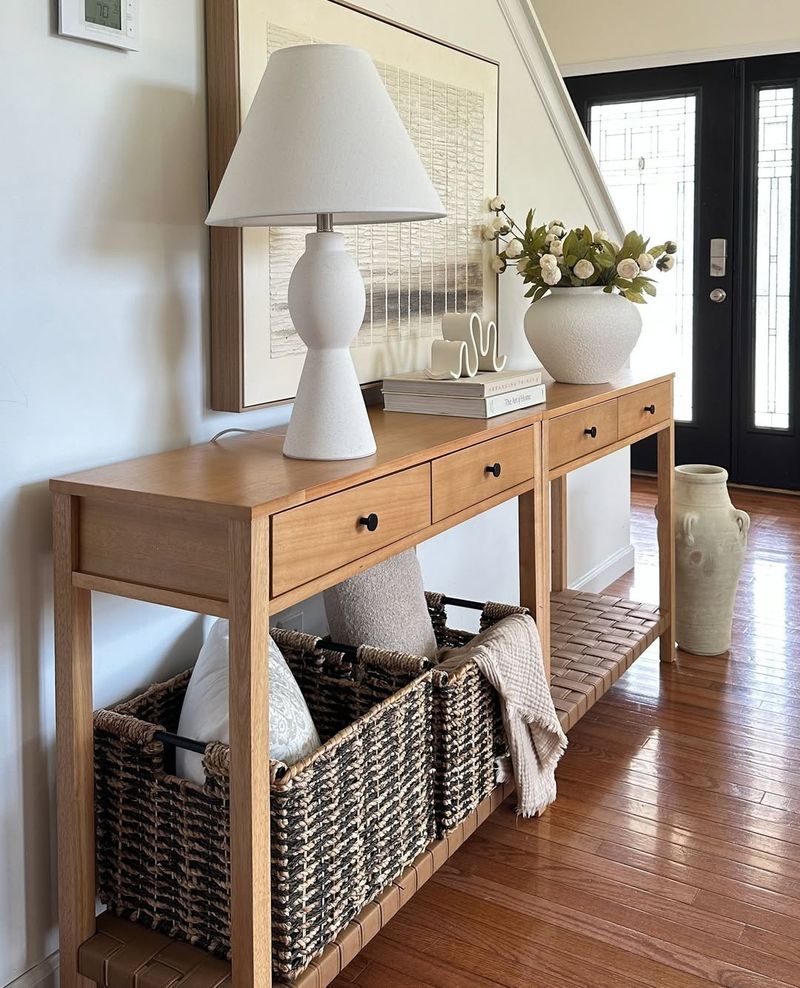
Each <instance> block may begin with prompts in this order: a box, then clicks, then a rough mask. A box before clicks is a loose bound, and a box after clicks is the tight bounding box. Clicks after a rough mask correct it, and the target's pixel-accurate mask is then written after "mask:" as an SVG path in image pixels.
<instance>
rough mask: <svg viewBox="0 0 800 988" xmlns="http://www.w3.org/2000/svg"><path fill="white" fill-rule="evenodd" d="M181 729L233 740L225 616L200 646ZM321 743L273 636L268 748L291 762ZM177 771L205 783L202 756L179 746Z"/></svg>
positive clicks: (276, 756)
mask: <svg viewBox="0 0 800 988" xmlns="http://www.w3.org/2000/svg"><path fill="white" fill-rule="evenodd" d="M178 734H180V735H182V736H183V737H186V738H194V740H196V741H223V742H224V743H225V744H227V743H228V742H229V741H230V726H229V719H228V622H227V621H226V620H225V619H224V618H220V619H219V620H218V621H215V622H214V625H213V627H212V628H211V633H210V634H209V636H208V638H207V639H206V642H205V644H204V645H203V647H202V648H201V649H200V655H199V656H198V658H197V665H196V666H195V667H194V670H193V671H192V675H191V678H190V679H189V686H188V688H187V690H186V696H185V697H184V700H183V708H182V709H181V719H180V723H179V724H178ZM319 745H320V740H319V735H318V734H317V729H316V727H314V721H313V720H312V718H311V713H310V712H309V709H308V707H307V705H306V701H305V699H304V698H303V694H302V693H301V692H300V687H299V686H298V685H297V680H296V679H295V678H294V676H293V675H292V670H291V669H290V668H289V666H288V665H287V664H286V659H284V657H283V655H282V654H281V650H280V649H279V648H278V646H277V645H276V644H275V642H274V641H273V640H272V639H271V638H270V640H269V754H270V758H272V759H274V760H275V761H279V762H285V763H286V764H287V765H291V764H293V763H294V762H296V761H299V760H300V759H301V758H304V757H305V756H306V755H309V754H311V752H312V751H314V750H315V749H316V748H318V747H319ZM175 769H176V773H177V775H179V776H181V777H182V778H185V779H191V780H192V781H193V782H197V783H199V784H200V785H202V784H203V782H204V781H205V775H204V773H203V756H202V755H199V754H196V753H195V752H193V751H184V750H183V749H182V748H179V749H178V751H177V754H176V762H175Z"/></svg>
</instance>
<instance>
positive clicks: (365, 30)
mask: <svg viewBox="0 0 800 988" xmlns="http://www.w3.org/2000/svg"><path fill="white" fill-rule="evenodd" d="M273 18H274V20H273ZM276 25H277V26H276ZM270 31H272V32H273V34H274V36H275V38H276V39H278V41H280V40H281V39H282V38H283V37H289V38H290V40H289V41H288V43H301V42H302V41H305V40H321V41H331V42H335V43H353V44H356V45H358V46H360V47H365V48H367V50H369V51H370V53H371V54H372V55H373V57H374V58H375V59H376V63H377V64H378V66H379V69H381V70H382V71H383V69H384V68H385V69H386V71H387V73H388V72H395V71H396V72H397V78H398V79H399V78H402V79H403V80H404V81H405V80H407V79H412V80H414V81H415V84H419V83H421V84H424V85H425V86H428V87H430V89H429V91H428V90H426V92H425V94H424V97H423V96H420V95H418V93H417V90H416V89H415V90H414V91H413V92H412V87H411V85H409V86H408V88H407V91H406V90H404V91H403V93H402V96H403V97H404V98H405V100H406V103H405V106H406V107H407V112H408V113H409V114H413V115H414V116H413V119H414V120H415V121H419V122H420V124H419V125H420V133H421V128H422V120H423V113H422V109H421V108H422V107H423V106H424V107H425V108H426V109H428V108H431V109H430V115H431V118H432V119H433V118H435V112H434V109H433V108H436V107H439V106H441V105H442V104H441V99H442V98H444V99H445V100H446V101H447V100H450V101H451V103H448V110H449V111H450V117H449V118H448V120H449V121H450V122H452V120H453V119H457V120H458V122H459V126H457V127H451V128H448V132H447V133H448V135H456V134H458V135H459V136H458V137H457V139H458V140H462V137H461V136H460V135H461V130H462V129H463V130H464V133H465V134H466V135H467V136H466V137H464V138H463V140H468V141H469V142H470V145H469V146H470V149H471V155H472V156H471V158H469V156H465V155H464V153H463V147H459V148H454V149H453V150H452V152H450V151H448V153H452V154H453V155H454V156H456V159H457V160H462V159H464V158H465V157H467V158H469V160H474V161H476V162H478V166H476V167H475V168H474V169H473V171H472V172H471V173H470V174H469V175H468V176H467V178H463V177H461V178H460V179H459V178H456V179H451V178H450V177H448V178H447V182H448V190H447V191H448V193H450V194H451V196H452V195H457V203H458V208H457V209H456V210H453V209H452V208H451V210H450V212H451V217H450V218H448V219H447V220H441V221H434V222H433V223H427V224H419V227H420V230H419V231H416V230H415V229H414V228H415V227H417V226H418V225H417V224H402V225H400V226H402V227H404V228H405V230H406V231H411V232H408V233H394V232H393V233H392V236H398V237H402V238H403V239H402V240H401V241H399V242H398V245H396V246H395V245H392V247H391V248H390V247H389V246H387V247H386V256H389V254H391V255H392V256H393V257H400V258H402V265H403V267H402V270H399V269H396V268H394V267H393V269H392V271H391V272H390V270H389V268H390V265H389V262H388V261H386V262H385V263H384V267H383V268H382V269H381V271H380V275H381V277H383V278H385V281H386V284H387V285H394V281H392V280H390V279H392V278H396V279H397V284H398V285H399V286H400V290H399V291H398V292H397V293H396V294H397V299H396V300H395V298H394V296H395V292H394V290H391V291H390V290H389V289H387V290H386V292H385V295H386V302H385V307H384V308H383V309H382V310H381V312H380V313H379V315H378V319H379V320H383V321H379V322H378V323H376V322H374V321H373V322H372V323H371V324H370V326H367V320H365V326H364V327H363V329H362V334H363V336H362V334H359V338H358V340H359V343H358V344H357V345H356V346H355V347H354V349H353V355H354V361H355V363H356V369H357V371H358V373H359V379H360V380H361V382H362V384H363V385H364V386H368V385H370V384H374V382H376V381H380V380H381V379H382V378H383V377H384V376H387V375H388V374H392V373H399V372H401V371H405V370H414V369H419V367H422V366H424V364H425V362H426V361H427V360H428V357H429V353H430V342H431V340H432V339H433V338H436V336H438V335H439V334H440V330H439V318H438V317H439V315H440V314H441V312H443V311H464V310H466V309H467V308H469V309H477V310H478V311H481V310H482V311H483V313H484V315H485V316H486V317H487V318H496V315H497V311H496V310H497V278H496V276H495V275H494V274H493V273H492V272H491V270H490V268H489V261H490V259H491V256H492V253H493V251H492V250H491V248H487V247H486V246H485V245H483V244H482V243H481V241H480V231H479V226H480V223H481V222H482V221H483V219H484V218H485V204H484V200H485V199H486V198H487V197H488V196H490V195H492V194H494V192H495V191H496V188H497V182H498V178H497V173H498V116H499V113H498V100H499V65H498V63H497V62H496V61H494V60H492V59H489V58H485V57H483V56H480V55H475V54H473V53H471V52H467V51H464V50H463V49H461V48H458V47H457V46H454V45H450V44H448V43H446V42H442V41H439V40H437V39H435V38H431V37H429V36H428V35H425V34H422V33H421V32H418V31H415V30H413V29H411V28H408V27H405V26H403V25H400V24H397V23H396V22H394V21H390V20H388V19H386V18H383V17H380V16H378V15H375V14H373V13H372V12H370V11H365V10H363V9H361V8H359V7H357V6H355V5H353V4H351V3H349V2H346V0H291V2H290V0H207V2H206V58H207V77H208V135H209V145H208V146H209V150H208V157H209V161H208V167H209V194H210V198H213V196H214V194H215V192H216V189H217V187H218V185H219V183H220V181H221V179H222V175H223V173H224V171H225V167H226V166H227V163H228V159H229V157H230V155H231V152H232V151H233V147H234V145H235V143H236V139H237V137H238V134H239V130H240V128H241V123H242V121H243V119H244V117H245V116H246V112H247V108H248V107H249V103H250V100H251V99H252V96H253V94H254V91H255V86H256V85H257V82H258V81H259V80H260V77H261V74H262V73H263V68H264V66H265V65H266V60H267V57H268V53H269V51H270V50H271V49H270ZM312 31H313V34H312ZM295 39H296V40H295ZM282 43H283V42H282ZM278 46H280V45H278ZM431 46H437V47H436V49H435V50H434V49H432V48H431ZM433 56H436V57H433ZM389 59H391V61H389ZM431 65H434V66H435V69H431V68H430V66H431ZM423 71H425V72H429V73H432V72H436V73H437V75H436V76H435V77H433V78H429V77H427V76H423V75H421V74H420V73H421V72H423ZM385 78H386V77H385ZM387 84H388V82H387ZM390 89H391V86H390ZM420 91H421V88H420ZM442 94H444V96H442ZM415 99H416V100H418V101H419V103H418V104H417V103H414V102H413V101H414V100H415ZM423 99H424V103H423ZM463 106H467V107H468V108H469V112H467V113H466V114H465V111H464V109H463V108H462V107H463ZM473 107H476V108H478V110H479V112H480V114H481V116H480V122H479V120H478V116H477V112H478V111H477V110H476V112H472V108H473ZM401 112H403V111H402V110H401ZM437 112H438V111H437ZM458 114H460V116H458ZM464 121H466V123H464ZM426 123H427V120H426ZM427 125H428V127H429V129H428V131H426V133H425V135H424V136H425V137H426V139H427V143H426V148H433V147H434V146H435V148H436V154H437V155H439V156H441V151H440V149H441V146H442V139H440V138H439V137H438V133H437V135H434V131H433V127H432V126H431V125H430V124H429V123H427ZM409 129H410V130H411V129H412V128H409ZM412 136H413V135H412ZM451 139H452V138H451ZM473 152H474V153H473ZM428 153H430V154H433V153H434V152H433V150H429V152H428ZM421 154H423V160H425V154H424V153H423V151H421ZM436 160H437V161H438V160H439V158H437V159H436ZM451 160H452V159H451ZM445 171H446V169H445ZM452 172H453V169H452V166H451V168H450V174H452ZM479 172H480V175H479ZM432 177H433V176H432ZM451 181H454V182H456V183H457V182H458V181H461V182H462V185H463V184H465V183H466V187H467V189H468V191H467V192H464V191H463V190H462V188H461V187H460V186H459V187H458V191H457V192H450V186H449V183H450V182H451ZM478 183H480V186H481V187H480V193H479V195H478V194H477V189H478ZM435 184H438V183H436V180H435ZM440 193H442V194H443V198H444V193H443V190H442V188H441V187H440ZM479 203H480V205H479ZM453 214H454V215H453ZM436 224H446V226H444V227H442V228H441V229H440V230H439V231H436V232H434V227H435V225H436ZM384 229H386V228H385V227H359V228H347V227H343V228H342V230H343V232H345V234H346V236H347V237H348V238H349V239H348V243H349V245H350V247H351V249H353V250H355V251H356V252H358V251H359V249H360V250H361V253H362V255H364V247H363V244H364V243H366V244H367V250H376V248H375V247H373V246H371V245H373V244H374V243H377V241H378V234H377V233H373V232H372V231H380V230H384ZM395 229H399V227H397V228H395ZM348 231H349V232H348ZM305 232H307V231H303V230H301V231H300V232H299V234H298V232H296V231H293V230H292V231H291V232H290V228H284V229H283V230H261V229H253V228H250V229H246V230H241V229H235V228H229V229H227V228H212V229H210V231H209V233H210V291H211V309H210V322H211V347H210V357H211V406H212V408H214V409H217V410H219V411H231V412H242V411H246V410H250V409H254V408H261V407H265V406H268V405H273V404H281V403H283V402H286V401H291V400H293V398H294V395H295V393H296V386H297V380H298V379H299V374H300V369H301V366H302V358H303V355H304V349H301V346H300V345H297V344H296V343H295V341H294V340H293V339H292V337H293V335H294V334H293V330H292V329H291V327H289V330H288V331H287V330H286V327H285V326H284V328H283V329H282V330H281V329H280V328H276V320H274V319H273V314H274V313H275V312H278V311H279V309H278V307H277V303H276V302H275V299H278V298H280V294H281V291H282V289H283V282H282V281H279V279H278V278H276V277H274V275H273V268H274V270H276V271H278V272H279V274H280V278H287V277H288V274H287V270H290V267H289V266H288V264H287V262H288V259H289V258H290V257H291V258H292V259H294V258H296V257H299V256H300V253H301V252H302V234H303V233H305ZM298 236H299V237H300V240H298ZM428 237H430V238H433V237H436V238H438V239H437V244H438V250H439V253H438V254H437V255H436V260H434V259H433V256H434V255H433V254H432V253H431V254H430V259H429V260H427V261H425V262H424V263H423V261H422V260H421V258H422V253H423V251H424V250H425V248H426V246H427V243H428ZM442 244H444V245H445V247H444V254H442V248H441V245H442ZM377 249H382V245H381V244H379V248H377ZM431 250H433V248H431ZM276 256H277V257H278V262H276V263H274V264H273V259H274V258H275V257H276ZM292 263H293V260H292ZM409 276H410V278H411V280H412V282H414V279H416V280H417V281H418V282H419V289H418V290H417V287H416V284H414V287H413V288H408V300H406V286H407V284H408V282H409ZM271 277H272V278H273V281H272V283H271V282H270V278H271ZM423 281H424V283H423ZM271 284H272V291H270V285H271ZM376 285H377V288H376V289H375V291H374V295H372V296H371V295H370V291H371V289H370V285H369V281H368V315H367V319H370V318H373V319H374V312H371V310H370V302H369V299H370V297H373V298H375V299H382V296H383V290H382V288H381V285H382V282H381V281H380V279H378V280H377V282H376ZM270 296H272V299H271V298H270ZM279 316H280V319H281V320H284V319H285V318H288V317H285V315H284V313H283V310H282V307H281V308H280V312H279ZM395 316H396V320H395ZM376 327H377V328H376ZM281 332H282V334H283V335H281ZM375 340H377V342H375ZM267 341H268V342H267ZM276 341H277V343H276ZM281 346H284V347H285V348H286V350H287V352H286V353H283V352H281V351H280V349H279V348H280V347H281ZM267 351H269V352H267ZM276 351H277V352H276Z"/></svg>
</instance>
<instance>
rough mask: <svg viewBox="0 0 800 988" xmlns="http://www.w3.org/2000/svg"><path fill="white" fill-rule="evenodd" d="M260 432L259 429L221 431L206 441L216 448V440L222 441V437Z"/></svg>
mask: <svg viewBox="0 0 800 988" xmlns="http://www.w3.org/2000/svg"><path fill="white" fill-rule="evenodd" d="M260 431H261V430H260V429H236V428H233V429H223V430H222V432H218V433H217V434H216V436H212V437H211V438H210V439H209V440H208V441H209V442H210V443H214V445H215V446H216V444H217V440H218V439H222V437H223V436H228V435H230V434H231V433H232V432H260Z"/></svg>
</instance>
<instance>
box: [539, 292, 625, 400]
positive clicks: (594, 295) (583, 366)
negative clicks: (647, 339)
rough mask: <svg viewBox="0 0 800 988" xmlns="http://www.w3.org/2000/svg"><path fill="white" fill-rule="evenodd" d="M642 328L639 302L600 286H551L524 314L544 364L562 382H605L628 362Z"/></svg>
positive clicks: (549, 372)
mask: <svg viewBox="0 0 800 988" xmlns="http://www.w3.org/2000/svg"><path fill="white" fill-rule="evenodd" d="M641 331H642V317H641V315H640V314H639V310H638V307H637V306H636V305H635V304H634V303H633V302H629V301H628V300H627V299H626V298H623V297H622V295H620V294H619V293H617V292H613V293H611V294H609V293H607V292H604V291H603V289H602V288H595V287H592V288H551V289H550V292H549V293H548V294H547V295H545V296H544V298H541V299H539V301H538V302H534V303H533V304H532V305H531V306H530V307H529V308H528V311H527V312H526V313H525V335H526V336H527V337H528V343H530V345H531V348H532V349H533V351H534V353H535V354H536V356H537V357H538V358H539V360H541V362H542V366H543V367H544V369H545V370H546V371H547V372H548V374H550V375H551V376H552V377H554V378H555V379H556V381H563V382H564V384H604V383H605V382H606V381H610V380H611V379H612V378H613V377H614V376H615V375H616V374H618V373H619V371H621V370H622V368H623V367H624V366H625V364H626V363H627V360H628V357H630V355H631V351H632V350H633V348H634V347H635V346H636V343H637V341H638V339H639V334H640V333H641Z"/></svg>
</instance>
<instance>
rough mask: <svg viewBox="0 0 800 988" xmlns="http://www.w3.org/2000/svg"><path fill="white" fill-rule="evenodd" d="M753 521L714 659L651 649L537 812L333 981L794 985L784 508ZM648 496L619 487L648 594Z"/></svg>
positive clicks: (750, 500)
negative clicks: (727, 629)
mask: <svg viewBox="0 0 800 988" xmlns="http://www.w3.org/2000/svg"><path fill="white" fill-rule="evenodd" d="M733 498H734V501H735V503H736V505H737V507H741V508H744V509H745V510H746V511H749V512H750V513H751V515H752V519H753V525H752V528H751V533H750V549H749V554H748V559H747V563H746V567H745V570H744V573H743V576H742V583H741V587H740V591H739V598H738V610H737V617H736V620H735V622H734V637H733V646H732V649H731V653H730V655H729V656H725V657H721V658H699V657H694V656H690V655H685V654H681V653H679V657H678V662H677V663H676V664H675V665H674V666H672V667H669V666H661V665H660V664H659V662H658V650H657V646H655V647H654V648H652V649H650V650H649V652H648V653H646V654H645V655H644V656H643V657H642V658H641V659H639V660H638V662H637V663H636V664H635V665H634V666H633V668H632V669H631V670H630V671H629V672H627V673H626V674H625V676H624V677H623V678H622V679H621V680H620V681H619V682H618V683H617V684H616V685H615V686H614V687H613V689H612V690H611V691H610V692H609V693H608V694H607V695H606V696H605V697H604V698H603V699H602V700H600V702H599V703H598V704H597V705H596V706H595V707H594V708H593V709H592V710H591V711H590V712H589V713H588V714H587V715H586V716H585V717H584V718H583V720H581V722H580V723H579V724H578V725H577V726H576V727H575V728H574V729H573V731H572V732H571V733H570V747H569V750H568V752H567V754H566V755H565V757H564V759H563V761H562V763H561V766H560V768H559V772H558V782H559V798H558V801H557V802H556V804H555V805H554V806H553V807H552V808H551V810H550V811H549V812H548V813H547V814H546V815H545V816H544V817H543V818H542V819H540V820H531V821H519V822H518V821H517V820H516V819H515V816H514V811H513V801H512V802H510V803H507V804H506V805H504V806H503V807H502V808H501V809H500V810H498V811H497V813H495V814H494V816H493V817H492V818H491V819H490V820H488V821H487V822H486V823H485V824H484V825H483V826H482V827H481V828H480V829H479V830H478V832H477V833H476V834H474V835H473V836H472V837H471V838H470V840H469V841H468V842H467V843H466V844H465V845H464V847H463V848H462V849H461V850H459V851H458V853H457V854H456V855H455V856H454V857H453V858H452V859H451V860H450V862H448V864H447V865H445V867H444V868H443V869H442V870H441V871H440V872H439V873H438V874H437V875H435V876H434V877H433V878H432V879H431V880H430V881H429V882H428V883H427V885H425V886H424V888H423V889H422V890H421V891H420V892H419V893H418V894H417V895H416V896H415V897H414V899H412V901H411V902H410V903H409V904H408V905H407V906H406V907H405V908H404V909H403V910H402V911H401V912H400V914H399V915H398V916H397V917H396V918H395V919H394V920H393V921H392V922H391V923H390V924H389V925H388V927H387V928H386V929H385V930H384V931H383V932H382V934H381V935H380V936H379V937H378V938H376V939H375V940H373V941H372V943H371V944H370V945H369V946H368V947H367V948H366V950H365V951H364V952H363V953H362V954H361V955H359V956H358V957H357V958H356V959H355V960H354V961H353V963H352V964H351V965H350V966H349V967H348V968H347V969H346V970H345V972H344V973H343V974H342V975H341V976H340V977H339V979H338V980H337V981H336V982H335V985H336V986H337V988H345V986H347V985H357V986H360V988H421V986H427V988H489V986H495V988H496V986H498V985H501V986H507V988H539V986H542V988H544V986H547V988H626V986H630V988H640V986H652V988H700V986H703V985H711V984H714V985H727V986H731V988H767V986H771V985H796V986H800V746H798V744H797V742H796V737H797V734H798V730H799V729H800V663H798V664H796V662H795V655H796V654H797V653H798V649H799V647H800V603H798V600H799V599H800V566H798V565H797V564H796V562H795V560H796V559H797V558H798V554H800V498H792V497H788V496H786V497H784V496H780V495H768V494H754V493H747V492H744V491H741V490H739V491H734V492H733ZM654 503H655V487H654V485H653V484H652V483H651V482H650V481H649V480H647V479H637V480H636V481H635V484H634V495H633V504H634V513H633V540H634V543H635V544H636V548H637V564H636V569H635V571H634V572H633V573H632V574H629V575H628V576H626V577H624V578H623V579H622V580H620V581H619V582H618V583H616V584H615V585H614V587H613V588H612V589H613V591H614V592H619V593H620V594H624V595H626V596H631V597H633V598H634V599H637V600H643V601H648V600H655V599H657V588H658V572H657V569H656V566H655V562H656V555H655V551H656V550H655V522H654V518H653V504H654Z"/></svg>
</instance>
